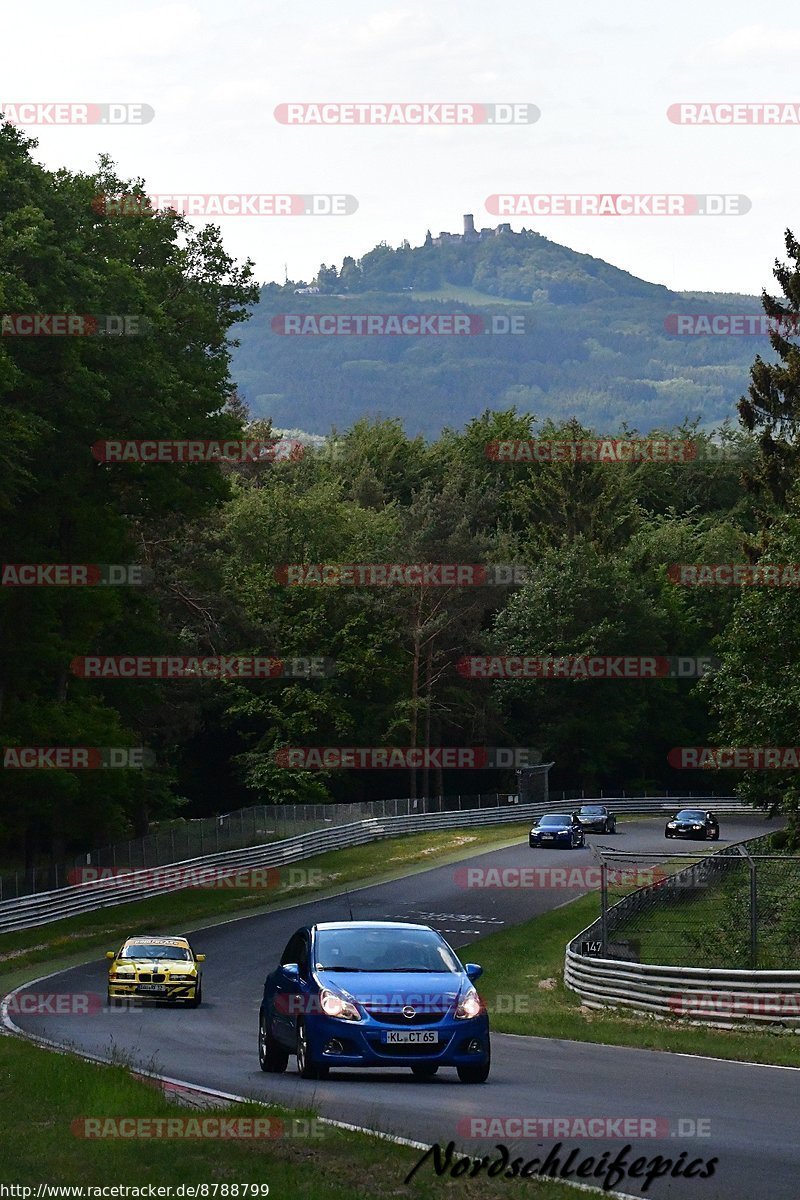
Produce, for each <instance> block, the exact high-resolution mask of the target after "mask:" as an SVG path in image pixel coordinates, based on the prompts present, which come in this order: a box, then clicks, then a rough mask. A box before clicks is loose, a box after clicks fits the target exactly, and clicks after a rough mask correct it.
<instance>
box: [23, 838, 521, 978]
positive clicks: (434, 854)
mask: <svg viewBox="0 0 800 1200" xmlns="http://www.w3.org/2000/svg"><path fill="white" fill-rule="evenodd" d="M529 827H530V824H529V823H525V824H514V825H494V826H484V827H480V828H475V829H443V830H434V831H431V832H429V833H419V834H410V835H403V836H401V837H396V838H384V839H382V840H381V841H378V842H370V843H369V844H367V845H365V846H353V847H350V848H349V849H346V850H332V851H330V852H329V853H327V854H320V855H317V856H316V857H315V858H308V859H304V860H303V861H302V862H301V863H295V864H293V866H291V867H289V870H295V871H296V870H302V871H306V872H308V873H309V876H310V879H309V881H308V882H306V883H305V884H295V885H292V883H291V877H290V879H289V880H287V881H286V882H282V883H281V886H279V887H274V888H268V889H264V888H252V889H236V890H234V889H232V888H231V889H225V890H215V889H200V888H186V889H184V890H182V891H179V892H170V893H168V894H166V895H163V896H157V897H155V898H153V899H151V900H136V901H133V902H131V903H128V904H120V905H117V906H115V907H114V908H105V909H100V910H99V911H98V912H92V913H85V914H83V915H81V916H76V917H68V918H66V919H65V920H63V921H55V922H53V923H52V924H50V925H40V926H38V927H36V928H34V929H24V930H20V931H18V932H13V933H4V934H2V935H0V982H2V985H3V987H5V988H10V987H13V986H15V985H16V983H18V982H22V981H23V980H24V979H25V978H26V976H27V977H29V976H30V972H29V970H28V968H30V967H31V966H35V965H37V964H41V963H47V965H48V967H50V968H51V969H52V970H57V969H58V968H60V967H61V966H64V965H68V964H69V963H71V962H75V961H81V960H80V958H79V957H76V956H80V955H84V958H85V952H86V951H88V950H94V949H97V948H101V947H102V949H104V950H105V949H114V948H116V946H117V945H118V943H119V942H121V940H122V939H123V937H127V936H129V935H132V934H134V933H146V932H150V931H151V932H157V931H159V930H172V931H176V932H189V931H191V930H192V929H199V928H203V927H205V926H208V925H213V924H214V923H215V921H216V920H224V919H225V918H226V917H227V918H230V917H231V916H235V915H237V914H238V913H240V912H241V913H251V912H252V913H256V912H259V911H264V912H266V911H269V910H270V909H275V908H279V907H285V906H286V905H287V904H292V903H296V902H297V901H298V900H302V899H305V898H306V897H314V898H320V897H323V896H326V895H331V894H335V893H336V892H339V891H341V890H342V889H343V887H344V886H346V885H353V884H364V883H365V882H367V881H368V882H370V883H372V882H375V883H380V882H382V881H383V882H385V881H386V880H388V879H394V878H397V877H398V876H401V875H409V874H413V873H414V872H416V871H424V870H427V869H428V868H429V867H431V866H437V865H442V864H444V863H448V862H455V861H457V860H460V859H462V858H464V857H465V856H468V855H470V854H481V853H483V852H484V851H486V850H491V849H497V848H499V847H501V846H507V845H512V844H514V843H515V842H519V841H522V840H524V839H525V838H526V837H527V833H528V829H529Z"/></svg>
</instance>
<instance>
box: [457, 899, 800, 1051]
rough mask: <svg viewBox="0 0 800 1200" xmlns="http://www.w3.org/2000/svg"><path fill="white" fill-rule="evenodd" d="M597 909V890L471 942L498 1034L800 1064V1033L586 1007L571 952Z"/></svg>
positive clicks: (491, 1017)
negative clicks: (567, 963) (573, 979)
mask: <svg viewBox="0 0 800 1200" xmlns="http://www.w3.org/2000/svg"><path fill="white" fill-rule="evenodd" d="M598 911H599V901H598V896H597V894H596V893H595V894H591V895H588V896H582V897H580V898H579V899H578V900H574V901H572V902H571V903H570V904H567V905H565V906H564V907H562V908H558V909H555V910H554V911H553V912H549V913H545V914H544V915H543V916H541V917H536V918H534V920H532V921H527V922H525V924H523V925H515V926H513V927H512V928H510V929H504V930H502V931H501V932H499V933H492V934H489V935H488V936H486V937H482V938H479V939H478V940H477V941H475V942H472V943H471V944H470V947H469V958H470V959H471V960H472V961H474V962H479V963H480V964H481V966H482V967H483V968H484V969H485V971H486V975H485V976H484V977H483V978H482V979H481V981H480V984H479V988H480V992H481V995H482V996H483V998H484V1000H485V1001H486V1004H487V1006H488V1009H489V1013H490V1019H491V1023H492V1028H493V1029H494V1030H496V1031H497V1032H498V1033H518V1034H527V1035H532V1036H535V1037H547V1038H565V1039H571V1040H573V1041H579V1042H601V1043H605V1044H607V1045H612V1046H632V1047H640V1048H644V1049H650V1050H671V1051H673V1052H674V1053H681V1054H704V1055H710V1056H712V1057H714V1058H730V1059H739V1060H748V1061H751V1062H759V1063H775V1064H778V1065H780V1066H790V1067H800V1037H798V1036H797V1035H796V1034H791V1033H785V1032H781V1031H777V1030H776V1031H774V1032H769V1033H768V1032H766V1031H764V1032H762V1031H761V1030H756V1031H755V1032H749V1031H744V1030H730V1031H729V1030H725V1029H709V1028H705V1027H703V1026H699V1025H695V1024H690V1023H688V1022H682V1021H677V1020H676V1021H670V1020H665V1019H661V1020H659V1019H658V1018H655V1017H652V1018H648V1017H642V1016H640V1015H638V1014H637V1015H634V1014H632V1013H626V1012H625V1011H624V1010H622V1009H620V1010H616V1011H615V1010H611V1009H603V1010H598V1009H589V1008H583V1007H582V1006H581V1001H580V997H579V996H578V995H577V994H576V993H575V992H573V991H570V989H569V988H567V987H565V986H564V980H563V974H564V947H565V946H566V944H567V942H568V941H569V940H570V939H571V938H573V937H575V935H576V934H577V933H579V932H580V930H581V929H584V928H585V927H586V926H587V925H589V924H591V922H592V921H594V920H595V919H596V917H597V915H598ZM464 953H465V952H464V951H462V952H461V956H462V958H463V957H464ZM542 985H543V986H542Z"/></svg>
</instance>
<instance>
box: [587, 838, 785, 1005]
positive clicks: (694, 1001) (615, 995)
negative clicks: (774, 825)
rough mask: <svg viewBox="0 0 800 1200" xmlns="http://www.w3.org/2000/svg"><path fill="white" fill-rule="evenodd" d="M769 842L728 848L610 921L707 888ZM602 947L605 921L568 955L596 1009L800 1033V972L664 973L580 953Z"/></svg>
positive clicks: (627, 901)
mask: <svg viewBox="0 0 800 1200" xmlns="http://www.w3.org/2000/svg"><path fill="white" fill-rule="evenodd" d="M763 841H764V837H763V836H762V837H759V838H751V839H749V840H748V841H745V842H741V843H736V844H734V845H732V846H726V847H725V849H724V850H722V851H720V852H719V853H718V854H714V855H710V856H709V857H708V858H705V859H702V860H701V861H700V862H698V863H693V864H692V865H691V866H689V867H686V868H684V869H683V870H681V871H677V872H675V874H673V875H670V876H669V878H668V879H666V880H663V881H660V882H659V883H656V884H651V885H649V886H648V887H644V888H639V889H637V891H635V892H631V893H630V895H628V896H625V897H623V898H622V900H620V901H619V902H618V903H617V904H615V905H613V906H612V908H610V909H609V910H608V914H607V919H610V921H611V925H612V926H613V925H615V924H619V923H620V921H622V920H623V919H624V918H625V917H626V916H629V915H630V914H631V913H634V912H636V911H638V910H640V909H641V908H642V906H643V905H644V904H646V903H647V902H648V901H650V900H651V899H652V898H653V897H657V896H662V897H664V898H665V899H666V898H667V897H668V896H671V895H672V894H674V893H675V892H676V891H677V890H678V889H679V888H682V887H684V886H686V885H687V884H688V885H689V886H699V885H702V883H704V882H706V881H707V880H708V879H710V878H713V876H715V875H716V874H718V872H719V871H720V870H721V862H720V860H722V859H724V858H727V857H729V856H730V855H738V846H739V845H741V846H742V847H743V848H753V846H754V845H755V844H756V843H758V842H763ZM601 940H602V920H601V919H598V920H596V921H593V922H592V924H591V925H589V926H587V928H586V929H584V930H582V931H581V932H580V933H579V934H578V935H577V936H576V937H574V938H572V939H571V941H570V942H569V943H568V944H567V947H566V954H565V961H564V982H565V984H566V985H567V987H569V988H570V989H571V990H572V991H574V992H577V994H578V995H579V996H580V997H581V1000H582V1002H583V1004H584V1005H586V1006H587V1007H589V1008H618V1007H622V1008H632V1009H636V1010H637V1011H640V1012H644V1013H652V1014H655V1015H657V1016H666V1017H672V1018H675V1017H678V1016H683V1017H690V1018H692V1019H693V1020H695V1021H699V1022H701V1023H703V1024H709V1025H724V1026H727V1027H730V1026H732V1025H735V1024H736V1023H740V1024H741V1023H743V1022H754V1023H756V1024H758V1025H776V1024H777V1025H782V1026H788V1027H790V1028H798V1027H800V971H773V970H741V969H736V968H730V969H726V968H717V967H709V968H706V967H680V966H662V965H657V964H652V963H638V962H630V961H627V960H625V959H621V958H612V957H594V956H589V955H583V954H581V953H580V952H579V949H580V945H581V943H582V942H593V941H595V942H599V941H601ZM606 952H607V951H606Z"/></svg>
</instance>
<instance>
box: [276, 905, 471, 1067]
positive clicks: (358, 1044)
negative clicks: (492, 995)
mask: <svg viewBox="0 0 800 1200" xmlns="http://www.w3.org/2000/svg"><path fill="white" fill-rule="evenodd" d="M481 973H482V968H481V967H479V966H477V965H476V964H475V963H467V964H466V966H463V965H462V964H461V962H460V961H459V959H458V958H457V956H456V955H455V954H454V952H453V950H452V949H451V948H450V946H448V944H447V942H446V941H445V940H444V938H443V937H442V935H441V934H440V933H437V932H436V931H435V930H433V929H431V928H429V927H428V926H427V925H407V924H405V923H403V922H400V921H342V922H324V923H321V924H318V925H313V926H310V927H308V926H306V927H305V928H303V929H298V931H297V932H296V933H295V934H294V935H293V936H292V937H291V938H290V939H289V942H288V944H287V946H286V949H285V950H284V952H283V954H282V955H281V961H280V965H279V966H278V967H276V969H275V970H274V971H272V972H271V974H269V975H268V976H267V978H266V980H265V982H264V998H263V1000H262V1001H261V1010H260V1013H259V1025H258V1058H259V1062H260V1064H261V1070H262V1071H270V1072H274V1073H279V1072H282V1071H285V1070H286V1067H287V1064H288V1060H289V1055H290V1054H294V1055H296V1056H297V1069H298V1071H299V1073H300V1075H301V1076H302V1077H303V1078H304V1079H324V1078H325V1077H326V1076H327V1074H328V1071H329V1070H330V1068H331V1067H359V1068H360V1067H384V1068H389V1069H391V1068H394V1067H410V1068H411V1070H412V1071H413V1072H414V1074H415V1075H416V1077H417V1078H418V1079H431V1078H433V1076H434V1075H435V1074H436V1072H437V1071H438V1069H439V1067H455V1068H456V1070H457V1071H458V1077H459V1079H461V1081H462V1082H463V1083H484V1082H485V1080H486V1079H487V1078H488V1075H489V1066H490V1058H491V1051H490V1046H489V1018H488V1016H487V1014H486V1008H485V1005H484V1004H483V1001H482V1000H481V998H480V996H479V995H478V993H477V991H476V990H475V988H474V986H473V980H475V979H477V978H478V976H479V975H480V974H481Z"/></svg>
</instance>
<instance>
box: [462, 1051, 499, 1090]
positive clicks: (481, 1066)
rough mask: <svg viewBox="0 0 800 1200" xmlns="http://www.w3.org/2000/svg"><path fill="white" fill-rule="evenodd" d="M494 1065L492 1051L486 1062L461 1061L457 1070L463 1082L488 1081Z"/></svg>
mask: <svg viewBox="0 0 800 1200" xmlns="http://www.w3.org/2000/svg"><path fill="white" fill-rule="evenodd" d="M491 1066H492V1058H491V1053H490V1054H489V1055H488V1056H487V1058H486V1062H482V1063H460V1064H459V1065H458V1066H457V1067H456V1070H457V1071H458V1078H459V1079H460V1080H461V1082H462V1083H486V1080H487V1079H488V1078H489V1071H490V1070H491Z"/></svg>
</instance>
